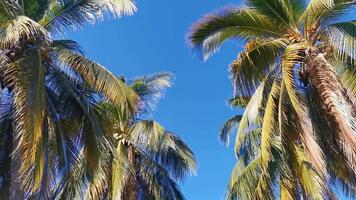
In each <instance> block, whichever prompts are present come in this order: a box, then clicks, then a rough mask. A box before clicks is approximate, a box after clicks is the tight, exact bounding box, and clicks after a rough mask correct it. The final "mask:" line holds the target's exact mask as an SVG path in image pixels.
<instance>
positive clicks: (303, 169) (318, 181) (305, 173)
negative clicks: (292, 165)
mask: <svg viewBox="0 0 356 200" xmlns="http://www.w3.org/2000/svg"><path fill="white" fill-rule="evenodd" d="M295 149H296V150H295V151H296V156H297V157H296V159H297V162H298V165H299V168H300V173H301V174H299V176H300V180H301V182H302V184H301V185H302V187H303V188H304V191H305V192H306V193H307V194H308V196H310V197H311V198H312V199H324V195H325V188H324V181H323V179H322V178H321V177H320V175H319V174H318V173H317V172H316V171H315V170H314V169H313V167H312V165H311V164H310V163H309V162H308V158H307V155H306V154H305V151H304V150H303V149H302V148H301V147H300V146H298V145H296V146H295Z"/></svg>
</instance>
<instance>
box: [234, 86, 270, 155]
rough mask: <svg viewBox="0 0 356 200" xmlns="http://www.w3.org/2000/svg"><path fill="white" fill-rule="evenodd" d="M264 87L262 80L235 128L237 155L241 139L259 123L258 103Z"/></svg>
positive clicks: (261, 97)
mask: <svg viewBox="0 0 356 200" xmlns="http://www.w3.org/2000/svg"><path fill="white" fill-rule="evenodd" d="M264 87H265V82H262V83H261V84H260V86H259V87H258V88H257V90H256V92H255V93H254V94H253V96H252V97H251V100H250V101H249V103H248V105H247V106H246V109H245V111H244V113H243V115H242V118H241V120H240V123H239V127H238V129H237V136H236V141H235V147H234V148H235V154H236V155H237V156H239V154H240V153H239V150H240V148H241V145H242V139H243V138H244V137H245V135H246V134H248V133H249V132H250V129H254V128H255V127H256V126H257V127H258V126H259V125H260V122H259V119H258V116H259V107H258V106H259V105H260V104H261V101H262V99H263V98H264V97H263V90H264Z"/></svg>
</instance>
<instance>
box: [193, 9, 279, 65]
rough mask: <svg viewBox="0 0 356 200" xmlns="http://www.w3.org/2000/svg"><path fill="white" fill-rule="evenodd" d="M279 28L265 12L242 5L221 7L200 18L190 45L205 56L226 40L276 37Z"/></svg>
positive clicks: (217, 48) (194, 27)
mask: <svg viewBox="0 0 356 200" xmlns="http://www.w3.org/2000/svg"><path fill="white" fill-rule="evenodd" d="M280 35H281V29H280V28H279V26H278V25H277V24H275V23H274V22H273V21H272V20H270V19H268V18H266V17H265V16H264V15H261V14H260V13H258V12H256V11H254V10H251V9H245V8H229V9H222V10H219V11H218V12H216V13H212V14H209V15H206V16H205V17H203V18H202V19H201V20H200V21H199V22H198V23H196V24H195V25H193V27H192V28H191V30H190V33H189V35H188V40H189V43H190V44H191V46H192V47H194V48H198V49H201V50H202V52H203V56H204V59H205V60H206V59H207V58H209V56H210V55H212V54H214V53H216V52H217V51H218V50H219V47H220V46H221V45H222V44H223V43H224V42H225V41H226V40H228V39H251V38H269V37H279V36H280Z"/></svg>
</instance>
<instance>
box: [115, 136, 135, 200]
mask: <svg viewBox="0 0 356 200" xmlns="http://www.w3.org/2000/svg"><path fill="white" fill-rule="evenodd" d="M116 154H117V157H116V158H115V160H114V162H113V166H112V178H111V185H110V195H111V199H113V200H121V199H122V200H123V194H124V192H125V191H124V189H125V186H126V184H127V181H128V180H129V178H128V177H129V176H134V171H133V169H132V168H133V167H134V166H131V165H130V162H129V161H128V158H127V149H126V146H125V144H124V142H123V141H119V144H118V145H117V148H116Z"/></svg>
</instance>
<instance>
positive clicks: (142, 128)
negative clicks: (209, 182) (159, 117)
mask: <svg viewBox="0 0 356 200" xmlns="http://www.w3.org/2000/svg"><path fill="white" fill-rule="evenodd" d="M130 138H131V139H130V140H131V141H132V142H133V143H134V144H135V145H136V146H137V147H139V148H140V149H143V150H147V154H148V155H152V159H154V160H155V161H156V162H158V163H159V164H161V165H162V166H164V168H165V169H166V170H167V172H169V173H170V174H171V175H172V177H173V178H175V179H177V180H180V179H182V178H184V177H185V175H186V174H194V173H195V169H196V160H195V156H194V154H193V152H192V151H191V150H190V149H189V147H188V146H187V145H186V144H185V143H184V142H183V141H182V140H181V139H180V138H179V137H177V136H175V135H174V134H172V133H170V132H168V131H166V130H165V129H164V128H163V127H162V126H161V125H160V124H158V123H157V122H155V121H151V120H145V121H139V122H137V123H135V124H134V125H133V127H132V129H131V133H130Z"/></svg>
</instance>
